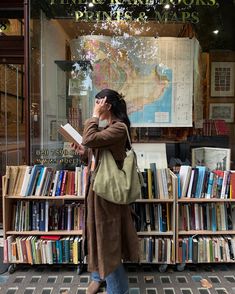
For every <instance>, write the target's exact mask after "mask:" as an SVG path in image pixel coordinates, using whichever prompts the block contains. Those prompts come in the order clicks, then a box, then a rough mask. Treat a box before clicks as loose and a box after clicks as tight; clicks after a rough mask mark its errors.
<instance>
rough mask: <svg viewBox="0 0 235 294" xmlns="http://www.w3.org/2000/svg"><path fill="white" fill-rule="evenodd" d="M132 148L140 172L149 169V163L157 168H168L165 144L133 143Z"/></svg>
mask: <svg viewBox="0 0 235 294" xmlns="http://www.w3.org/2000/svg"><path fill="white" fill-rule="evenodd" d="M132 147H133V149H134V151H135V153H136V156H137V163H138V166H139V169H140V170H141V171H144V169H145V168H146V167H149V166H150V163H151V162H155V163H156V165H157V168H167V167H168V165H167V156H166V144H165V143H133V144H132Z"/></svg>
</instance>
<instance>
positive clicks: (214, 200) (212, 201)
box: [178, 198, 235, 203]
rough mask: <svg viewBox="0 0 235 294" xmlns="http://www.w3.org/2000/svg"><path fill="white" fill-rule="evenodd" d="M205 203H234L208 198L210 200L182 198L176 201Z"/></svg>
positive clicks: (228, 200)
mask: <svg viewBox="0 0 235 294" xmlns="http://www.w3.org/2000/svg"><path fill="white" fill-rule="evenodd" d="M203 202H204V203H207V202H211V203H218V202H219V203H223V202H229V203H230V202H234V203H235V199H219V198H210V199H206V198H183V199H178V203H203Z"/></svg>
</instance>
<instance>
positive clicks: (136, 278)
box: [128, 276, 139, 284]
mask: <svg viewBox="0 0 235 294" xmlns="http://www.w3.org/2000/svg"><path fill="white" fill-rule="evenodd" d="M128 282H129V284H137V283H138V282H139V279H138V277H137V276H136V277H130V276H129V277H128Z"/></svg>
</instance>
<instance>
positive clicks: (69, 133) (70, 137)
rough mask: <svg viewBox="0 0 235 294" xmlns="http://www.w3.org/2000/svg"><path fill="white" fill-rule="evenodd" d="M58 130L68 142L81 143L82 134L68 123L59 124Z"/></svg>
mask: <svg viewBox="0 0 235 294" xmlns="http://www.w3.org/2000/svg"><path fill="white" fill-rule="evenodd" d="M58 132H59V133H60V134H61V135H62V136H63V137H64V138H65V139H66V140H67V141H68V142H70V143H75V144H82V136H81V135H80V134H79V133H78V131H76V130H75V129H74V128H73V127H72V126H71V125H70V124H69V123H67V124H66V125H64V126H62V125H61V126H60V127H59V129H58Z"/></svg>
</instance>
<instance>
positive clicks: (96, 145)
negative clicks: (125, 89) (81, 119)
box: [75, 89, 139, 294]
mask: <svg viewBox="0 0 235 294" xmlns="http://www.w3.org/2000/svg"><path fill="white" fill-rule="evenodd" d="M95 98H96V100H95V106H94V109H93V115H92V118H90V119H88V120H87V121H86V122H85V128H84V132H83V143H82V145H79V146H75V147H76V150H77V151H78V153H79V154H80V155H81V156H82V157H83V158H84V157H87V158H88V170H89V171H90V175H91V173H92V171H93V170H94V169H95V167H96V165H97V162H98V160H99V156H100V152H101V151H102V149H108V150H110V151H111V153H112V155H113V157H114V159H115V161H116V163H117V166H118V167H119V168H122V165H123V161H124V158H125V156H126V149H128V148H130V144H129V142H128V139H127V131H126V128H125V126H124V125H123V123H125V124H126V126H127V128H128V130H130V121H129V118H128V116H127V111H126V103H125V100H124V99H123V97H122V95H120V94H119V93H117V92H116V91H114V90H111V89H104V90H102V91H101V92H99V93H98V94H97V95H96V97H95ZM99 120H107V121H108V126H107V127H106V128H104V129H103V130H99V128H98V124H99ZM86 148H88V149H87V150H86ZM110 172H112V171H110ZM90 179H91V177H89V182H91V183H88V185H87V192H86V208H87V209H86V220H85V239H86V242H85V244H86V246H85V249H87V251H88V252H87V253H88V270H89V271H90V272H91V279H92V281H91V283H90V285H89V287H88V291H87V293H88V294H95V293H98V290H99V287H100V284H101V282H102V280H105V281H106V284H107V292H105V293H107V294H126V293H128V279H127V276H126V273H125V270H124V268H123V265H122V260H124V261H133V262H138V260H139V250H138V237H137V234H136V230H135V227H134V225H133V222H132V217H131V210H130V207H129V206H128V205H118V204H114V203H111V202H108V201H106V200H104V199H103V198H101V197H99V196H98V195H96V194H95V193H94V191H93V189H92V181H90Z"/></svg>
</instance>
